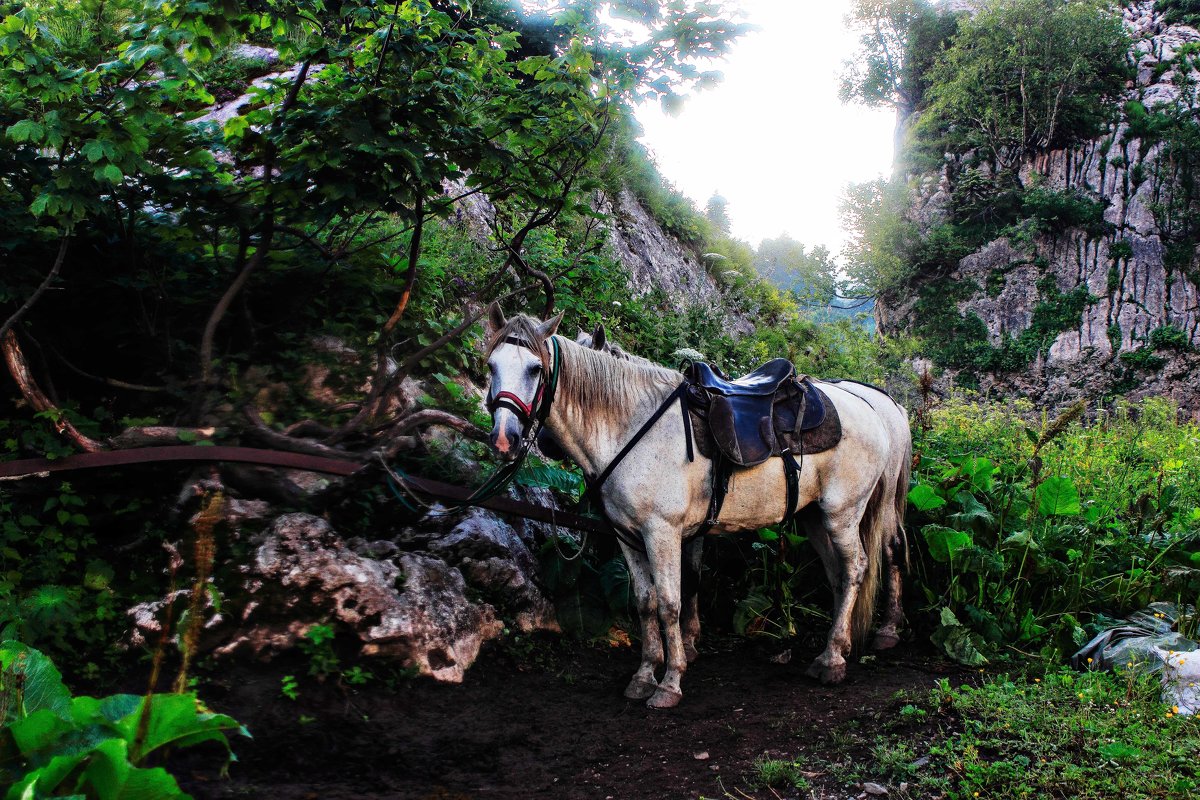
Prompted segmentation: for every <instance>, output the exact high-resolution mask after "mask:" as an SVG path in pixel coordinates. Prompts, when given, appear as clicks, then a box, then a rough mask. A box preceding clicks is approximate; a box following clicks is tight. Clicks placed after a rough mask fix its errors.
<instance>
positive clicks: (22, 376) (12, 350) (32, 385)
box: [0, 329, 104, 453]
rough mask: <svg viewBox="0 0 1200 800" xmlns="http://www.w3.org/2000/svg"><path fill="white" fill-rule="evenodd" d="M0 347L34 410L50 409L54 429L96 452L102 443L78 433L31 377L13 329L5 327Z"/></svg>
mask: <svg viewBox="0 0 1200 800" xmlns="http://www.w3.org/2000/svg"><path fill="white" fill-rule="evenodd" d="M0 349H2V350H3V351H4V361H5V363H6V364H7V365H8V372H9V374H10V375H12V377H13V380H14V381H16V382H17V388H19V389H20V390H21V396H22V397H24V398H25V402H27V403H29V405H30V407H32V408H33V410H34V411H37V412H39V413H42V412H50V416H51V419H52V420H53V423H54V427H55V429H56V430H57V431H58V432H59V433H61V434H63V435H64V436H66V437H67V438H68V439H70V440H71V441H72V442H74V443H75V444H76V445H77V446H78V447H79V448H80V449H81V450H83V451H84V452H87V453H98V452H100V451H101V450H103V449H104V445H102V444H100V443H99V442H97V441H96V440H95V439H92V438H90V437H88V436H85V435H84V434H82V433H80V432H79V429H78V428H76V427H75V426H74V425H72V424H71V421H70V420H69V419H67V417H66V415H64V414H63V412H62V409H61V408H59V407H58V406H57V405H55V404H54V403H52V402H51V401H50V398H49V397H47V396H46V394H45V392H43V391H42V390H41V387H39V386H38V384H37V381H36V380H34V378H33V373H32V372H30V370H29V362H28V361H26V360H25V353H24V351H23V350H21V343H20V342H18V341H17V334H16V333H15V332H14V331H13V330H11V329H9V330H8V331H7V332H6V333H5V334H4V338H3V339H0Z"/></svg>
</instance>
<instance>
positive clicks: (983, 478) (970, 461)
mask: <svg viewBox="0 0 1200 800" xmlns="http://www.w3.org/2000/svg"><path fill="white" fill-rule="evenodd" d="M959 466H961V467H962V471H963V475H964V476H966V477H967V478H968V479H970V481H971V488H972V489H974V490H975V491H978V492H990V491H991V490H992V475H994V474H995V472H996V465H995V464H993V463H992V461H991V459H989V458H983V457H979V458H976V457H974V456H967V457H966V458H964V459H963V460H962V461H961V462H960V463H959Z"/></svg>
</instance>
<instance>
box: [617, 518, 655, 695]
mask: <svg viewBox="0 0 1200 800" xmlns="http://www.w3.org/2000/svg"><path fill="white" fill-rule="evenodd" d="M621 552H622V553H624V554H625V563H626V564H627V565H629V579H630V581H631V582H632V583H633V594H634V600H635V602H636V603H637V609H638V619H639V620H640V621H641V623H642V663H641V664H640V665H639V666H638V670H637V672H635V673H634V674H633V678H631V679H630V681H629V685H628V686H626V687H625V696H626V697H628V698H629V699H630V700H645V699H646V698H647V697H650V696H651V695H652V694H654V693H655V691H657V690H658V681H657V680H656V679H655V677H654V672H655V670H657V669H658V668H659V667H660V666H662V663H663V645H662V633H661V632H660V631H659V628H658V596H657V593H656V592H655V589H654V579H653V578H652V577H651V575H650V565H649V563H648V562H647V561H646V557H645V556H644V555H643V554H642V553H639V552H638V551H637V550H634V549H633V548H632V547H629V546H628V545H627V544H625V543H624V542H621Z"/></svg>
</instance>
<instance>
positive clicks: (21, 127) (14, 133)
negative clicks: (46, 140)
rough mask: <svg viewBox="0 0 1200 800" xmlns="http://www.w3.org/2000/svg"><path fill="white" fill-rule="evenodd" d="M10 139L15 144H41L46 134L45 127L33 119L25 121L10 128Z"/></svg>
mask: <svg viewBox="0 0 1200 800" xmlns="http://www.w3.org/2000/svg"><path fill="white" fill-rule="evenodd" d="M7 133H8V138H10V139H12V140H13V141H14V142H33V143H34V144H36V143H38V142H40V141H41V140H42V137H43V136H45V134H46V129H45V127H44V126H43V125H42V124H41V123H39V122H34V121H33V120H31V119H23V120H20V121H18V122H15V123H13V124H12V125H9V126H8V131H7Z"/></svg>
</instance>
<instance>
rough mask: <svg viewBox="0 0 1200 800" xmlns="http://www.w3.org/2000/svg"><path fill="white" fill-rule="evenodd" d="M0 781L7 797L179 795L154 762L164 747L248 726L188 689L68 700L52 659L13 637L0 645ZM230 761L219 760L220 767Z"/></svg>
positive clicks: (221, 738)
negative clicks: (217, 710)
mask: <svg viewBox="0 0 1200 800" xmlns="http://www.w3.org/2000/svg"><path fill="white" fill-rule="evenodd" d="M0 723H2V724H3V727H2V728H0V788H4V789H7V794H6V797H9V798H17V797H20V798H35V797H58V796H64V795H70V796H76V797H78V796H84V797H97V798H122V797H145V798H156V800H157V799H161V800H168V798H186V797H188V795H186V794H184V792H183V791H182V790H181V789H180V788H179V785H178V784H177V783H176V782H175V778H173V777H172V776H171V775H170V773H168V772H167V771H166V770H165V769H163V768H162V767H145V766H143V765H144V764H145V763H146V762H147V761H148V760H149V759H150V758H151V757H153V756H155V755H157V754H161V753H162V752H164V751H165V749H166V748H187V747H194V746H196V745H198V744H203V743H205V742H213V743H216V744H217V745H219V746H221V747H223V748H224V749H225V752H226V754H227V759H228V760H232V759H233V753H232V751H231V750H230V748H229V740H228V738H227V737H228V735H229V734H231V733H237V734H240V735H242V736H249V733H248V732H247V731H246V729H245V728H243V727H242V726H241V725H239V724H238V723H237V722H236V721H235V720H234V719H232V718H231V717H227V716H225V715H224V714H214V713H212V712H211V711H209V710H207V709H206V708H205V707H204V705H203V704H202V703H201V702H200V700H199V699H198V698H197V697H196V695H195V694H191V693H186V694H152V695H147V696H145V697H143V696H140V695H130V694H123V695H113V696H111V697H105V698H103V699H98V698H95V697H86V696H80V697H72V696H71V694H70V692H69V691H68V690H67V687H66V686H65V685H63V682H62V676H61V675H60V674H59V672H58V670H57V669H56V668H55V667H54V664H53V663H52V662H51V661H50V659H48V658H47V657H46V656H44V655H42V654H41V653H40V652H38V651H37V650H34V649H32V648H30V647H27V646H25V645H23V644H20V643H18V642H14V641H6V642H3V643H2V644H0ZM228 760H227V762H226V765H228Z"/></svg>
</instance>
